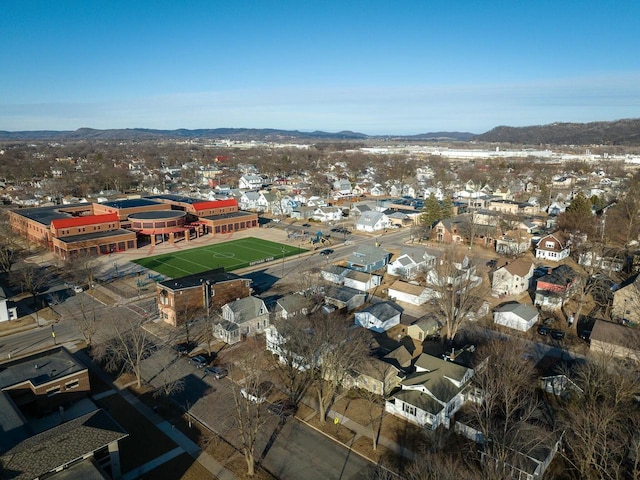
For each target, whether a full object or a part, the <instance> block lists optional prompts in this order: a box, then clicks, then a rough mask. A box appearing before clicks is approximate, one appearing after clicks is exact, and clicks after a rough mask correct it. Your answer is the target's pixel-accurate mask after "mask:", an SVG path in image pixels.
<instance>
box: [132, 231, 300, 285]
mask: <svg viewBox="0 0 640 480" xmlns="http://www.w3.org/2000/svg"><path fill="white" fill-rule="evenodd" d="M301 252H306V250H305V249H303V248H298V247H294V246H291V245H285V244H282V243H276V242H269V241H267V240H261V239H259V238H253V237H249V238H241V239H238V240H231V241H229V242H224V243H218V244H216V245H209V246H206V247H198V248H192V249H189V250H184V251H180V252H173V253H165V254H162V255H156V256H153V257H147V258H140V259H138V260H134V262H135V263H137V264H138V265H141V266H143V267H145V268H148V269H149V270H153V271H156V272H158V273H161V274H162V275H165V276H166V277H170V278H178V277H184V276H185V275H190V274H192V273H200V272H204V271H207V270H213V269H214V268H220V267H224V269H225V271H227V272H230V271H232V270H237V269H239V268H244V267H248V266H251V265H258V264H260V263H264V262H268V261H271V260H276V259H279V258H282V257H283V255H284V256H285V257H289V256H291V255H296V254H298V253H301Z"/></svg>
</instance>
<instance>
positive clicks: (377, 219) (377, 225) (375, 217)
mask: <svg viewBox="0 0 640 480" xmlns="http://www.w3.org/2000/svg"><path fill="white" fill-rule="evenodd" d="M390 226H391V220H389V217H387V216H386V215H385V214H384V213H382V212H373V211H371V212H364V213H363V214H362V215H360V218H358V220H357V221H356V224H355V228H356V230H358V231H360V232H367V233H372V232H379V231H381V230H384V229H386V228H389V227H390Z"/></svg>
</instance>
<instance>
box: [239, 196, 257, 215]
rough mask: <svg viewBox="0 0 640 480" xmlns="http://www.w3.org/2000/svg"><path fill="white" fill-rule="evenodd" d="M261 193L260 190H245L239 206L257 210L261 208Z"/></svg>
mask: <svg viewBox="0 0 640 480" xmlns="http://www.w3.org/2000/svg"><path fill="white" fill-rule="evenodd" d="M259 201H260V195H259V194H258V192H243V193H242V195H240V199H239V200H238V207H239V208H240V209H241V210H252V211H257V210H259V209H260V203H259Z"/></svg>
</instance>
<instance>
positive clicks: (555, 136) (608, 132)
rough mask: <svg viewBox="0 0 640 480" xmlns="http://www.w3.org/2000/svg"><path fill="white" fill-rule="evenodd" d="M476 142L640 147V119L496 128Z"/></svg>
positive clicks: (478, 137) (475, 138)
mask: <svg viewBox="0 0 640 480" xmlns="http://www.w3.org/2000/svg"><path fill="white" fill-rule="evenodd" d="M473 139H474V140H476V141H480V142H495V143H515V144H525V145H540V144H549V145H640V119H638V118H633V119H624V120H615V121H613V122H592V123H550V124H549V125H537V126H533V127H496V128H494V129H492V130H489V131H488V132H486V133H483V134H481V135H477V136H475V137H474V138H473Z"/></svg>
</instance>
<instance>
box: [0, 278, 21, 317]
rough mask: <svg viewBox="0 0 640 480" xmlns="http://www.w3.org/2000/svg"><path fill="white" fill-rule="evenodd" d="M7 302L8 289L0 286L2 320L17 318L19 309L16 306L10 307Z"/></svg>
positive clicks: (0, 313) (0, 314)
mask: <svg viewBox="0 0 640 480" xmlns="http://www.w3.org/2000/svg"><path fill="white" fill-rule="evenodd" d="M7 302H8V295H7V291H6V290H5V289H4V288H3V287H2V286H0V322H6V321H8V320H16V319H17V318H18V309H17V308H16V307H9V306H8V305H7Z"/></svg>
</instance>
